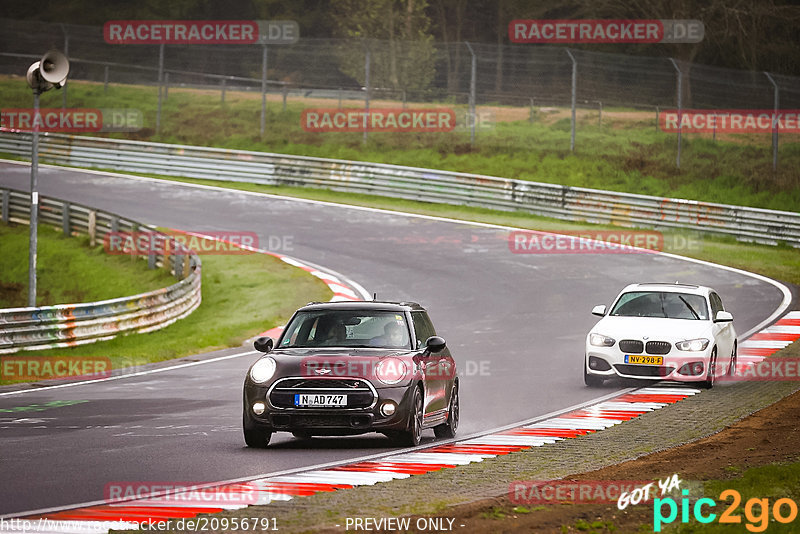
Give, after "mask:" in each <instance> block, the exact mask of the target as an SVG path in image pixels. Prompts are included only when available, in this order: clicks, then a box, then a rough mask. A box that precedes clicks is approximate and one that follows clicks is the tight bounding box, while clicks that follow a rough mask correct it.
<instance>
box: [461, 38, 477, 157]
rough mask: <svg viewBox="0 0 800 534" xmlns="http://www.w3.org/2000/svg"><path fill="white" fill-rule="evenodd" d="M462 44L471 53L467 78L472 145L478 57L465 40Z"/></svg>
mask: <svg viewBox="0 0 800 534" xmlns="http://www.w3.org/2000/svg"><path fill="white" fill-rule="evenodd" d="M464 44H466V45H467V48H468V49H469V53H470V54H472V68H471V73H470V78H469V123H470V124H469V144H470V146H472V145H474V144H475V84H476V80H475V77H476V75H477V73H478V59H477V56H475V51H474V50H473V49H472V46H471V45H470V44H469V43H468V42H467V41H464Z"/></svg>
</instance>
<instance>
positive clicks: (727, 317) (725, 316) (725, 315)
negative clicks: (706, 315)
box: [714, 311, 733, 323]
mask: <svg viewBox="0 0 800 534" xmlns="http://www.w3.org/2000/svg"><path fill="white" fill-rule="evenodd" d="M731 321H733V315H731V314H730V312H726V311H718V312H717V315H716V317H714V322H715V323H729V322H731Z"/></svg>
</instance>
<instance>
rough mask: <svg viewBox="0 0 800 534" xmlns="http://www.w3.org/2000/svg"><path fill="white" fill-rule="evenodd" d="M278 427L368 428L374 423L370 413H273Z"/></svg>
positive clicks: (274, 421)
mask: <svg viewBox="0 0 800 534" xmlns="http://www.w3.org/2000/svg"><path fill="white" fill-rule="evenodd" d="M272 421H273V425H274V426H275V427H276V428H281V427H284V428H366V427H369V426H370V425H371V424H372V417H371V416H370V415H346V414H303V415H296V414H293V415H273V416H272Z"/></svg>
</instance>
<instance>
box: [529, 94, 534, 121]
mask: <svg viewBox="0 0 800 534" xmlns="http://www.w3.org/2000/svg"><path fill="white" fill-rule="evenodd" d="M533 114H534V108H533V98H531V112H530V114H529V115H528V120H529V121H530V123H531V124H533Z"/></svg>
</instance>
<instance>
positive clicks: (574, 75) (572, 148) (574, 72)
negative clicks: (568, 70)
mask: <svg viewBox="0 0 800 534" xmlns="http://www.w3.org/2000/svg"><path fill="white" fill-rule="evenodd" d="M564 51H565V52H566V53H567V54H568V55H569V58H570V59H571V60H572V103H571V107H572V120H571V121H570V124H571V126H570V130H571V131H570V136H569V151H570V152H575V99H576V98H577V95H578V61H577V60H576V59H575V56H574V55H572V52H570V50H569V48H565V49H564Z"/></svg>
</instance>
